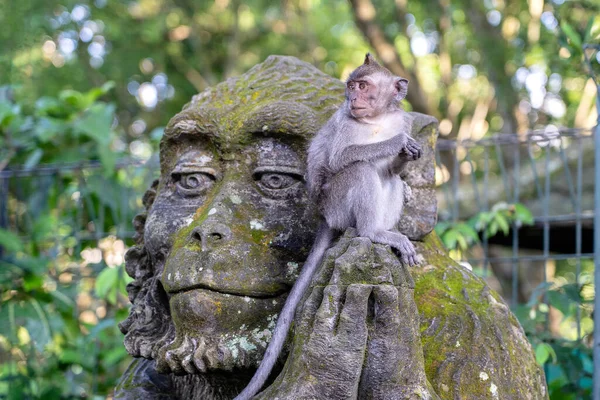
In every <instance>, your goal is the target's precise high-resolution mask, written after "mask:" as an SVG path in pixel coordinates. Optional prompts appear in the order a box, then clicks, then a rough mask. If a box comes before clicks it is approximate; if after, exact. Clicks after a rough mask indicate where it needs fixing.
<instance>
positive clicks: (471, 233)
mask: <svg viewBox="0 0 600 400" xmlns="http://www.w3.org/2000/svg"><path fill="white" fill-rule="evenodd" d="M456 229H457V230H458V231H459V232H460V233H462V234H463V235H464V236H465V237H467V238H468V239H471V241H472V242H475V243H478V242H479V235H478V234H477V231H476V230H475V229H473V227H472V226H470V225H468V224H465V223H462V224H458V225H457V226H456Z"/></svg>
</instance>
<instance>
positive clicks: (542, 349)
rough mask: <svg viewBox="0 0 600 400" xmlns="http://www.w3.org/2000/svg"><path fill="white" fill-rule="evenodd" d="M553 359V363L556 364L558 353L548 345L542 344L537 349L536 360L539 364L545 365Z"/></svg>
mask: <svg viewBox="0 0 600 400" xmlns="http://www.w3.org/2000/svg"><path fill="white" fill-rule="evenodd" d="M550 357H552V362H556V352H555V351H554V349H553V348H552V346H550V345H549V344H548V343H540V344H538V345H537V346H536V348H535V360H536V361H537V363H538V364H540V365H544V364H545V363H546V362H547V361H548V359H549V358H550Z"/></svg>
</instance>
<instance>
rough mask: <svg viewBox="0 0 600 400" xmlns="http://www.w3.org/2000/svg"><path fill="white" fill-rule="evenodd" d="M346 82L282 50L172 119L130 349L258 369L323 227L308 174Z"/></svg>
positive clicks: (143, 227)
mask: <svg viewBox="0 0 600 400" xmlns="http://www.w3.org/2000/svg"><path fill="white" fill-rule="evenodd" d="M343 86H344V85H343V84H342V83H341V82H340V81H339V80H337V79H334V78H332V77H330V76H327V75H325V74H323V73H322V72H320V71H319V70H317V69H316V68H315V67H313V66H312V65H310V64H307V63H304V62H302V61H300V60H297V59H295V58H291V57H282V56H271V57H269V58H268V59H267V60H265V61H264V62H263V63H261V64H259V65H256V66H255V67H254V68H252V69H250V70H249V71H248V72H247V73H245V74H243V75H241V76H239V77H237V78H231V79H228V80H227V81H225V82H222V83H220V84H218V85H216V86H214V87H212V88H208V89H207V90H205V91H204V92H202V93H199V94H198V95H196V96H194V97H193V98H192V101H191V102H190V103H188V104H187V105H186V106H185V107H184V109H183V110H182V111H181V112H180V113H179V114H177V115H175V116H174V117H173V118H172V119H171V121H170V122H169V124H168V126H167V128H166V129H165V134H164V136H163V138H162V140H161V147H160V159H161V178H160V181H159V183H158V187H156V186H155V185H153V186H152V187H151V188H150V190H148V192H147V193H146V195H145V196H144V204H145V205H146V207H149V209H148V211H147V212H148V214H147V216H146V215H145V214H140V215H138V216H137V217H136V219H135V221H134V225H135V227H136V232H137V233H138V237H137V242H138V243H137V245H136V246H134V247H132V248H131V249H130V251H129V252H128V253H127V256H126V270H127V273H128V274H129V275H130V276H131V277H133V278H134V281H133V282H132V283H130V284H129V285H128V293H129V297H130V299H131V301H132V303H133V306H132V308H131V310H130V313H129V317H128V318H127V319H126V320H125V321H123V322H121V323H120V324H119V326H120V328H121V331H122V332H123V333H124V334H125V340H124V344H125V347H126V348H127V351H128V352H129V353H130V354H131V355H133V356H136V357H140V356H141V357H146V358H152V359H155V360H156V368H157V370H158V371H159V372H169V371H173V372H176V373H185V372H187V373H197V372H198V371H205V370H217V369H220V370H231V369H232V368H236V367H241V368H243V367H250V366H256V365H258V363H259V361H260V360H261V359H262V356H263V354H264V350H265V349H266V346H267V344H268V343H269V340H270V337H271V331H272V329H273V328H274V325H275V322H276V317H277V314H278V312H279V310H280V309H281V307H282V306H283V303H284V301H285V299H286V296H287V293H288V291H289V290H290V289H291V286H292V284H293V282H294V280H295V279H296V276H297V274H298V271H299V269H300V268H301V267H302V264H303V262H304V260H305V259H306V256H307V255H308V251H309V250H310V247H311V245H312V240H313V238H314V232H315V230H316V227H317V215H318V213H317V212H316V211H315V210H314V209H313V208H311V207H308V199H307V194H306V192H305V189H304V184H303V181H302V177H303V175H304V162H305V152H306V141H307V140H309V139H310V138H311V137H312V136H313V135H314V133H316V131H317V130H318V129H319V128H320V127H321V126H322V125H323V124H324V123H325V122H326V121H327V119H329V117H330V116H331V114H332V113H333V112H334V111H335V110H336V109H337V108H338V107H339V105H340V103H341V102H342V100H343ZM141 233H143V235H141ZM236 373H237V372H236Z"/></svg>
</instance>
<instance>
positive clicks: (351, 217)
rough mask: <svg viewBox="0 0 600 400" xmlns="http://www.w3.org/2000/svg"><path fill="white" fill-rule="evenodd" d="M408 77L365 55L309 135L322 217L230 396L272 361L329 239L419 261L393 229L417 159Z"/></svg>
mask: <svg viewBox="0 0 600 400" xmlns="http://www.w3.org/2000/svg"><path fill="white" fill-rule="evenodd" d="M407 90H408V80H406V79H404V78H400V77H397V76H394V75H393V74H392V73H391V72H390V71H389V70H388V69H387V68H385V67H383V66H381V65H380V64H379V63H377V61H375V59H374V58H373V56H371V54H370V53H367V55H366V56H365V60H364V63H363V64H362V65H361V66H359V67H358V68H356V69H355V70H354V71H353V72H352V73H351V74H350V76H349V77H348V80H347V82H346V91H345V97H346V100H345V101H344V103H343V104H342V105H341V107H340V108H339V109H338V110H337V111H336V112H335V113H334V114H333V116H332V117H331V118H330V119H329V121H328V122H327V123H325V125H324V126H323V127H322V128H321V129H320V130H319V131H318V132H317V134H316V135H315V137H314V138H313V139H312V141H311V143H310V146H309V149H308V157H307V173H306V183H307V187H308V193H309V196H310V198H311V199H312V200H313V201H314V202H315V203H316V204H317V206H318V208H319V211H320V213H321V214H322V217H323V221H322V222H321V224H320V227H319V229H318V231H317V235H316V238H315V242H314V245H313V247H312V249H311V251H310V253H309V256H308V258H307V259H306V261H305V263H304V266H303V268H302V272H301V273H300V275H299V276H298V279H297V280H296V282H295V283H294V286H293V287H292V290H291V291H290V294H289V296H288V298H287V300H286V302H285V305H284V307H283V309H282V310H281V313H280V314H279V318H278V319H277V325H276V327H275V331H274V332H273V336H272V338H271V341H270V343H269V345H268V347H267V350H266V352H265V355H264V357H263V360H262V362H261V364H260V366H259V368H258V370H257V371H256V372H255V374H254V376H253V378H252V380H251V381H250V383H249V384H248V386H247V387H246V388H245V389H244V390H243V391H242V392H241V393H240V394H239V395H238V396H237V397H236V398H235V400H250V399H251V398H252V397H253V396H254V395H255V394H256V393H258V391H259V390H260V389H261V388H262V386H263V385H264V384H265V382H266V380H267V378H268V377H269V375H270V373H271V370H272V369H273V366H274V365H275V363H276V361H277V359H278V357H279V354H280V352H281V349H282V347H283V344H284V342H285V339H286V337H287V333H288V330H289V328H290V325H291V322H292V319H293V317H294V313H295V310H296V307H297V306H298V304H299V303H300V300H301V299H302V296H303V295H304V292H305V291H306V288H307V287H308V285H309V283H310V281H311V280H312V277H313V275H314V273H315V271H316V269H317V266H318V265H320V264H321V261H322V259H323V257H324V254H325V251H326V250H327V249H328V248H329V246H330V245H331V243H332V241H333V239H334V237H335V236H336V234H338V233H339V232H342V231H343V230H345V229H346V228H350V227H354V228H356V229H357V232H358V235H359V236H364V237H368V238H369V239H371V241H373V242H376V243H381V244H386V245H389V246H391V247H393V248H395V249H396V250H398V251H399V252H400V258H401V260H402V262H403V263H404V264H405V265H409V266H415V265H417V264H418V260H417V255H416V252H415V248H414V246H413V244H412V243H411V242H410V240H409V239H408V238H407V237H406V236H405V235H404V234H402V233H400V232H397V231H394V230H393V229H394V228H395V226H396V224H397V223H398V221H399V220H400V217H401V215H402V210H403V206H404V203H405V201H406V198H407V196H408V195H409V192H410V188H409V186H408V185H406V183H405V182H404V181H403V180H402V179H401V178H400V176H399V173H400V172H401V171H402V170H403V168H404V166H405V165H406V163H407V161H412V160H417V159H418V158H420V157H421V148H420V146H419V144H418V143H417V142H416V141H415V140H414V139H413V138H412V137H410V135H409V133H410V130H411V124H412V121H411V118H410V116H409V115H408V113H406V112H405V111H404V110H403V109H402V108H401V107H400V106H399V102H400V100H402V99H403V98H404V97H406V93H407Z"/></svg>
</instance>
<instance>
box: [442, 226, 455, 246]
mask: <svg viewBox="0 0 600 400" xmlns="http://www.w3.org/2000/svg"><path fill="white" fill-rule="evenodd" d="M442 241H443V242H444V245H445V246H446V247H447V248H448V249H455V248H456V243H457V241H458V232H456V231H455V230H452V229H450V230H448V231H447V232H446V233H445V234H444V236H443V237H442Z"/></svg>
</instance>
